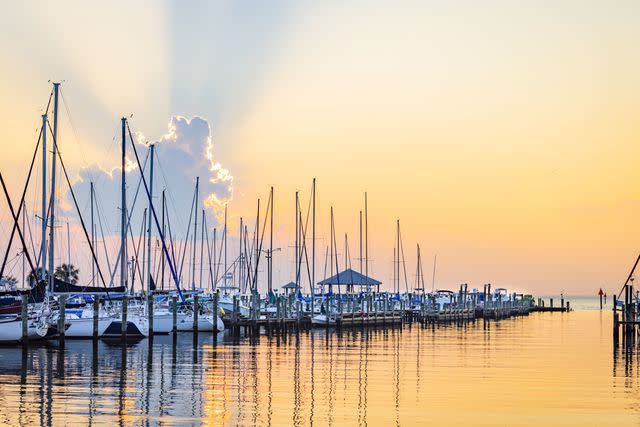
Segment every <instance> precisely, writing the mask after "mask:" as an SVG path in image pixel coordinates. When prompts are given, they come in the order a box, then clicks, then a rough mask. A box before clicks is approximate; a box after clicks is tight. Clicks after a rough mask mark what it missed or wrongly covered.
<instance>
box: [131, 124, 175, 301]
mask: <svg viewBox="0 0 640 427" xmlns="http://www.w3.org/2000/svg"><path fill="white" fill-rule="evenodd" d="M125 122H126V120H125ZM126 125H127V129H128V131H129V138H130V139H131V145H132V146H133V153H134V154H135V156H136V162H138V165H140V158H139V157H138V150H137V149H136V146H135V143H134V142H133V136H132V135H131V128H130V127H129V123H128V122H126ZM141 175H142V182H143V184H144V189H145V192H146V193H147V197H148V198H151V193H149V187H147V181H146V180H145V179H144V175H143V174H141ZM151 213H152V214H153V219H154V221H155V224H156V228H157V230H158V234H159V235H160V239H161V240H162V250H163V251H164V253H165V256H166V257H167V260H169V270H171V275H172V276H173V279H174V280H175V282H176V289H177V290H178V296H180V300H181V301H182V302H184V296H183V295H182V290H181V289H180V280H179V279H178V276H177V275H176V272H175V269H174V266H173V264H172V263H171V260H170V258H169V251H168V250H167V245H166V242H165V240H164V233H163V232H162V228H161V227H160V223H159V222H158V216H157V215H156V211H155V209H154V208H153V205H151Z"/></svg>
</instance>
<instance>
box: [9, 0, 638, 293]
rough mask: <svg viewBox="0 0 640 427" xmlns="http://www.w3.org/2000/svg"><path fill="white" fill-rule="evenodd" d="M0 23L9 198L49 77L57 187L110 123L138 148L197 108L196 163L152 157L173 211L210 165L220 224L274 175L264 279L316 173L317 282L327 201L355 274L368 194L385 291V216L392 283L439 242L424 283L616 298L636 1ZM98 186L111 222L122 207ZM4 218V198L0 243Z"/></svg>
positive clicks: (634, 82) (625, 225) (631, 200)
mask: <svg viewBox="0 0 640 427" xmlns="http://www.w3.org/2000/svg"><path fill="white" fill-rule="evenodd" d="M0 37H1V38H2V40H3V41H4V42H3V43H1V44H0V55H1V57H2V58H3V66H2V67H0V80H1V81H2V82H3V84H2V91H3V94H2V96H0V117H1V119H0V120H1V122H0V123H1V124H2V128H3V133H2V134H3V138H2V140H1V142H0V147H1V153H2V155H1V156H0V171H2V173H3V176H5V178H6V179H7V181H8V183H9V186H10V188H11V190H12V197H13V198H14V199H16V200H17V199H19V193H20V188H21V185H22V182H23V181H24V178H25V176H26V170H27V168H28V166H29V161H30V157H31V154H32V150H33V149H34V146H35V143H36V140H37V129H38V126H39V125H40V122H41V118H40V115H41V114H42V112H43V108H44V106H45V105H46V102H47V99H48V96H49V93H50V91H51V85H50V83H49V80H52V81H53V80H56V81H63V89H62V90H63V95H64V107H62V108H63V112H62V116H63V117H62V118H61V121H62V122H61V123H62V125H61V126H62V129H61V135H60V148H61V150H62V152H63V155H64V156H65V158H66V162H67V163H68V167H69V169H70V172H72V174H73V176H74V179H78V177H79V176H80V177H82V176H83V173H82V171H83V169H84V170H85V172H86V171H88V170H94V171H95V173H96V174H97V173H99V171H100V170H105V171H111V170H112V169H113V168H114V167H117V166H118V164H119V163H118V162H119V159H118V156H119V145H118V144H119V126H120V117H122V116H130V115H131V114H133V117H132V118H131V121H130V122H131V128H132V130H134V131H135V132H139V133H140V134H142V135H144V140H145V141H158V140H160V139H161V138H162V137H163V136H164V135H167V134H168V132H169V130H168V124H169V123H170V121H171V119H172V117H174V116H179V117H184V118H185V120H191V119H193V118H194V117H200V118H202V119H203V120H204V121H205V122H204V123H206V124H208V125H209V127H210V129H211V134H212V135H211V136H212V143H213V149H212V154H213V159H212V160H211V161H205V159H204V157H203V156H199V155H198V152H199V151H196V152H195V154H194V153H193V152H189V153H190V155H189V156H186V157H185V158H184V159H183V158H180V159H181V162H180V163H179V167H178V164H177V163H172V162H173V161H174V160H175V161H177V160H176V159H177V157H174V156H172V155H169V153H167V154H166V155H165V156H164V157H161V158H160V162H161V163H162V165H163V167H164V172H165V174H166V177H167V179H168V181H170V182H171V183H172V185H171V191H172V192H173V193H174V196H175V199H176V204H177V205H180V206H181V207H180V209H179V210H178V212H179V214H178V213H176V216H177V215H181V216H182V219H180V220H178V219H176V223H177V224H184V225H186V223H187V221H188V218H187V216H188V214H189V207H190V206H189V205H188V203H190V198H189V197H190V194H191V193H192V191H193V188H192V184H193V182H194V181H195V173H197V172H195V171H198V170H200V169H201V168H203V167H204V168H205V171H206V169H207V168H208V167H210V166H211V165H212V164H216V165H217V166H216V167H217V168H218V169H217V171H222V173H223V175H224V174H226V173H227V172H228V174H227V175H224V176H225V179H226V181H224V184H225V186H224V189H221V187H220V186H212V187H211V188H210V190H211V191H216V192H220V191H221V192H222V193H224V194H222V195H220V194H218V196H219V198H220V197H223V198H225V197H226V198H228V199H229V200H230V201H229V216H230V218H231V232H232V233H237V231H236V229H237V224H238V218H239V217H240V216H243V217H244V218H245V219H247V218H249V221H251V222H250V224H251V226H253V222H254V221H255V219H254V218H255V207H256V200H257V198H258V197H260V198H261V203H262V209H263V212H262V213H264V205H265V204H266V199H267V197H268V192H269V188H270V186H274V187H275V193H276V210H275V216H276V219H275V222H276V224H277V227H276V228H277V236H276V240H277V244H278V246H279V247H282V249H283V251H282V252H280V253H278V254H276V255H274V263H275V270H276V272H275V279H274V280H275V283H276V285H280V284H284V283H286V282H288V281H290V280H292V279H293V273H292V271H293V262H292V257H293V250H292V247H291V246H292V245H293V239H294V231H293V226H292V225H293V222H294V220H295V216H294V215H295V212H294V200H295V198H294V197H295V191H296V190H299V191H300V192H301V193H300V194H301V198H302V204H303V210H304V212H305V214H306V207H307V204H308V201H309V194H310V191H309V190H310V187H311V181H312V179H313V177H316V178H317V181H318V216H319V219H318V220H319V230H318V238H319V240H318V256H317V271H318V272H319V273H318V274H317V275H316V276H317V279H320V278H322V275H323V269H324V252H325V247H326V245H327V244H328V236H329V228H328V224H329V209H330V206H333V207H334V210H335V215H336V217H335V222H336V229H337V240H338V250H339V262H340V268H343V267H344V234H345V233H348V239H349V246H350V253H351V263H352V265H353V266H354V267H357V265H358V260H357V258H358V216H359V211H360V210H361V209H363V207H364V192H365V191H367V192H368V198H369V247H370V258H371V261H370V270H371V273H372V275H373V276H374V277H376V278H378V279H379V280H381V281H383V282H384V283H385V284H389V283H390V282H391V277H392V271H393V270H392V259H393V245H394V241H395V221H396V219H400V222H401V227H402V235H403V242H404V251H405V258H406V263H407V264H406V265H407V275H408V277H409V282H410V283H409V286H413V285H414V282H415V269H416V267H415V262H416V260H415V258H416V257H415V252H416V243H419V244H420V246H421V248H422V254H423V267H424V270H425V271H426V272H427V274H426V276H427V277H425V281H426V282H427V285H428V287H430V286H431V272H432V268H433V257H434V255H435V254H437V257H438V264H437V274H436V287H438V288H453V289H456V288H457V286H458V285H459V284H460V283H469V285H470V287H472V288H473V287H477V288H480V289H482V285H483V284H484V283H488V282H490V283H492V284H493V285H494V287H498V286H500V287H507V288H510V289H514V290H520V291H526V292H532V293H535V294H538V295H548V294H559V293H560V292H561V291H564V292H565V294H595V292H597V290H598V288H600V287H604V288H605V289H606V290H607V291H609V292H611V293H613V292H614V291H618V290H619V288H620V286H621V284H622V282H623V281H624V279H625V278H626V274H627V273H628V270H629V269H630V267H631V265H632V263H633V261H634V260H635V257H636V256H637V254H638V252H639V251H640V246H639V245H638V243H639V242H640V239H639V238H640V232H639V231H640V224H638V221H637V218H640V198H639V190H638V189H637V185H638V183H640V173H639V171H638V166H637V162H638V160H639V159H640V148H639V145H640V120H639V119H638V117H639V115H640V43H638V40H640V3H639V2H637V1H607V2H605V1H587V0H580V1H577V0H576V1H517V2H508V1H484V2H478V1H455V2H435V1H416V2H410V1H407V2H402V3H397V2H350V1H346V2H345V1H336V2H332V1H327V2H310V1H302V2H300V1H291V2H285V1H282V2H259V1H256V2H232V1H220V2H205V1H201V2H188V3H184V2H155V1H154V2H146V3H145V2H134V3H132V2H124V1H122V2H118V1H115V2H108V3H100V4H97V3H87V2H82V1H61V2H55V3H40V2H38V3H36V2H10V3H8V4H6V5H4V6H3V13H2V16H0ZM67 108H68V113H69V114H70V115H69V114H68V113H67ZM190 123H194V122H193V121H191V122H190ZM202 129H206V125H204V128H201V130H202ZM205 133H206V132H205ZM207 136H208V135H207V134H204V135H200V137H201V138H203V139H202V141H206V138H207ZM169 139H170V138H169ZM194 141H195V142H194ZM198 141H200V139H198V140H196V139H194V140H191V142H189V141H186V142H184V144H186V145H184V147H187V146H188V147H192V148H193V147H195V148H196V150H198V149H199V148H198V147H200V148H202V150H204V146H199V145H197V144H199V142H198ZM161 144H165V143H164V142H162V143H161ZM189 144H195V145H189ZM181 147H182V146H181ZM173 149H174V150H177V151H176V152H180V150H182V149H181V148H180V147H176V148H173ZM167 150H168V149H167ZM143 151H144V150H143ZM158 151H159V156H161V154H160V151H161V150H160V148H159V150H158ZM182 151H184V150H182ZM202 153H204V151H202ZM189 159H191V160H193V162H194V163H193V164H189V161H191V160H189ZM182 160H184V162H183V161H182ZM185 162H186V163H185ZM203 162H204V163H203ZM117 173H119V172H116V174H117ZM210 173H211V174H212V175H210V176H202V177H201V179H205V178H206V179H208V178H211V177H212V176H213V175H215V173H214V172H210ZM205 174H206V172H205ZM86 176H87V173H85V178H86ZM92 176H94V175H92ZM231 177H232V178H231ZM58 179H59V178H58ZM34 182H35V183H36V185H35V186H34V187H32V188H31V191H30V192H29V196H28V197H27V203H36V200H37V199H36V193H37V191H38V188H39V187H38V185H39V183H38V181H37V180H36V181H34ZM136 182H137V181H136ZM118 183H119V181H117V180H116V182H115V185H117V184H118ZM100 184H101V185H102V186H103V187H104V190H101V189H100V188H101V187H99V191H104V193H105V194H106V195H108V196H109V197H105V198H104V200H102V201H101V203H102V206H103V207H105V215H107V216H109V217H112V218H114V219H113V224H114V226H113V227H112V231H113V232H114V233H115V232H116V228H115V227H116V224H117V215H118V210H117V208H118V201H117V198H116V195H115V192H114V191H111V190H109V188H111V187H113V185H111V187H110V183H109V179H102V181H100ZM132 186H133V184H132ZM60 188H61V189H62V188H63V187H60ZM113 188H115V187H113ZM112 193H113V197H112V199H113V201H111V199H110V197H111V195H112ZM85 194H86V192H85ZM203 198H204V197H203ZM38 203H39V202H38ZM83 206H84V205H83ZM7 211H8V209H7V205H6V203H5V201H4V199H2V201H1V202H0V221H1V223H0V224H1V226H2V230H0V244H1V245H0V246H1V247H2V254H4V250H5V249H4V247H5V246H6V236H7V234H8V232H9V231H10V229H8V230H7V228H8V227H9V226H10V223H9V222H8V221H9V215H8V213H7ZM64 215H66V214H65V213H64V212H63V213H62V216H64ZM219 215H220V211H219V210H218V211H217V216H218V217H219ZM215 217H216V212H214V209H213V208H210V210H209V220H210V222H211V225H212V226H213V225H214V224H215ZM33 220H34V221H35V217H34V218H33ZM262 220H263V219H262ZM216 226H217V227H220V225H219V223H218V224H216ZM36 228H37V227H36ZM133 228H134V229H135V230H138V229H139V228H140V223H139V222H136V223H135V224H134V225H133ZM235 235H236V234H234V237H235ZM77 238H78V239H81V237H80V235H79V234H78V237H77ZM64 244H66V243H64ZM64 244H63V245H64ZM233 245H234V246H233V247H234V249H231V248H230V252H231V251H233V253H234V254H235V253H236V249H235V247H236V246H235V245H236V243H233ZM61 248H64V246H62V247H61ZM74 248H77V249H78V250H79V251H80V250H81V249H82V248H83V246H82V242H79V243H77V244H73V245H72V249H74ZM84 248H85V250H86V245H85V246H84ZM63 251H66V249H60V250H59V252H63ZM82 256H84V254H83V255H82ZM110 256H112V258H114V259H115V255H110ZM78 257H79V258H80V255H78ZM72 258H74V255H73V254H72ZM60 261H64V259H61V260H60ZM76 262H77V263H78V264H80V265H83V262H86V261H82V260H80V259H79V260H77V261H76ZM57 263H58V261H56V264H57ZM85 272H86V271H85ZM18 275H19V274H16V276H18ZM260 286H261V287H264V283H261V285H260ZM402 286H403V287H404V283H403V285H402Z"/></svg>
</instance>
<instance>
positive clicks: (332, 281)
mask: <svg viewBox="0 0 640 427" xmlns="http://www.w3.org/2000/svg"><path fill="white" fill-rule="evenodd" d="M381 284H382V282H380V281H378V280H376V279H373V278H371V277H368V276H365V275H364V274H361V273H358V272H357V271H354V270H352V269H350V268H348V269H346V270H344V271H342V272H340V273H338V274H336V275H334V276H331V277H329V278H327V279H324V280H322V281H320V282H318V285H331V286H366V287H369V286H380V285H381Z"/></svg>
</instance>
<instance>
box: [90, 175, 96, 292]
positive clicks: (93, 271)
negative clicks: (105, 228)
mask: <svg viewBox="0 0 640 427" xmlns="http://www.w3.org/2000/svg"><path fill="white" fill-rule="evenodd" d="M89 198H90V199H91V200H90V202H91V246H92V247H93V248H95V247H96V230H95V224H94V219H93V205H94V199H93V198H94V193H93V181H91V182H90V183H89ZM95 280H96V261H95V259H93V257H91V284H93V283H94V281H95Z"/></svg>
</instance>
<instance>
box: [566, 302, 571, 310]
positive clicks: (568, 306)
mask: <svg viewBox="0 0 640 427" xmlns="http://www.w3.org/2000/svg"><path fill="white" fill-rule="evenodd" d="M569 311H571V306H570V305H569V301H567V312H569Z"/></svg>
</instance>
